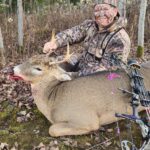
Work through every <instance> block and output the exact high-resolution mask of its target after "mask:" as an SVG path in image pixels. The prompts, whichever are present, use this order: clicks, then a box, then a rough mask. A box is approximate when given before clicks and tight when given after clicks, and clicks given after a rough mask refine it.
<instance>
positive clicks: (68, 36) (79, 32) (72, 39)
mask: <svg viewBox="0 0 150 150" xmlns="http://www.w3.org/2000/svg"><path fill="white" fill-rule="evenodd" d="M92 23H93V21H92V20H85V21H84V22H83V23H82V24H80V25H77V26H75V27H72V28H71V29H67V30H65V31H62V32H60V33H58V34H57V35H56V41H57V45H58V47H63V46H66V45H67V42H69V44H74V43H78V42H81V41H83V40H84V38H85V37H86V35H87V31H88V29H89V27H90V26H91V25H92Z"/></svg>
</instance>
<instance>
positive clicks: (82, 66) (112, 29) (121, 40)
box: [43, 0, 131, 76]
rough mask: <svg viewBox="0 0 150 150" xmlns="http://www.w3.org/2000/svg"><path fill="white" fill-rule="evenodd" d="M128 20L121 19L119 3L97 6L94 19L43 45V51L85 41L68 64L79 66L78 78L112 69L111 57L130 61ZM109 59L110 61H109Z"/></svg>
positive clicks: (63, 32) (61, 33) (106, 3)
mask: <svg viewBox="0 0 150 150" xmlns="http://www.w3.org/2000/svg"><path fill="white" fill-rule="evenodd" d="M124 27H125V21H124V19H123V18H122V17H120V13H119V11H118V8H117V3H116V1H115V0H114V1H113V0H111V3H110V2H108V1H106V0H105V1H104V2H103V3H99V4H96V5H95V7H94V19H93V20H85V21H84V22H83V23H81V24H80V25H77V26H75V27H72V28H71V29H67V30H65V31H62V32H60V33H58V34H57V35H56V37H55V40H52V41H51V42H47V43H46V44H45V45H44V48H43V52H44V53H51V52H52V51H54V50H56V49H57V48H61V47H64V46H66V45H67V43H69V44H74V43H79V42H82V41H83V46H84V51H83V53H82V54H80V55H79V54H76V55H72V56H71V58H70V60H69V63H70V64H72V65H76V64H78V68H79V76H84V75H88V74H92V73H95V72H99V71H103V70H109V69H110V68H111V65H110V59H108V58H111V55H112V54H115V55H117V56H118V57H119V58H120V59H121V60H122V61H123V62H125V63H126V62H127V58H128V55H129V52H130V45H131V44H130V38H129V36H128V34H127V32H126V31H125V29H124ZM106 58H107V59H106Z"/></svg>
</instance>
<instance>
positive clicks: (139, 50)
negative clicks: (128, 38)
mask: <svg viewBox="0 0 150 150" xmlns="http://www.w3.org/2000/svg"><path fill="white" fill-rule="evenodd" d="M143 56H144V47H142V46H138V48H137V57H139V58H142V57H143Z"/></svg>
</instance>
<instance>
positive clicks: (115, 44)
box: [106, 31, 131, 62]
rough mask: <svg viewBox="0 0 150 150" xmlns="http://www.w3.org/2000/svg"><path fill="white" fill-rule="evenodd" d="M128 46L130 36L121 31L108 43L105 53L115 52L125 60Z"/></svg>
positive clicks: (128, 50)
mask: <svg viewBox="0 0 150 150" xmlns="http://www.w3.org/2000/svg"><path fill="white" fill-rule="evenodd" d="M130 46H131V43H130V38H129V37H128V35H127V33H126V32H124V31H121V34H120V33H118V35H116V37H114V38H113V39H112V41H111V42H110V43H109V44H108V47H107V52H106V53H110V54H111V53H113V54H116V55H117V56H118V57H119V58H120V59H121V60H122V61H123V62H127V58H128V56H129V52H130Z"/></svg>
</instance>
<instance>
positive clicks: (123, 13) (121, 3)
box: [118, 0, 126, 18]
mask: <svg viewBox="0 0 150 150" xmlns="http://www.w3.org/2000/svg"><path fill="white" fill-rule="evenodd" d="M118 8H119V13H120V15H121V17H123V18H126V0H120V1H118Z"/></svg>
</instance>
